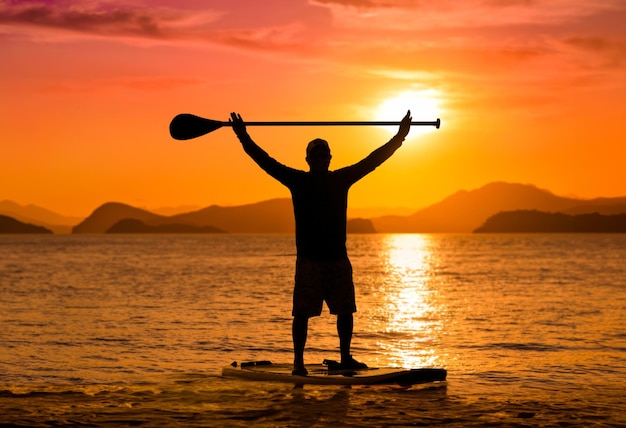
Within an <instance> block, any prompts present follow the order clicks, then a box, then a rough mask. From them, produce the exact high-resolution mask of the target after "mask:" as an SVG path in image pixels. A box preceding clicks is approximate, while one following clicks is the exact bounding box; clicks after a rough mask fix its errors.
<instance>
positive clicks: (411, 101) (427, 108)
mask: <svg viewBox="0 0 626 428" xmlns="http://www.w3.org/2000/svg"><path fill="white" fill-rule="evenodd" d="M407 110H411V116H412V117H413V120H414V121H432V120H436V119H437V118H439V117H440V113H441V93H440V92H439V91H438V90H436V89H422V90H414V91H404V92H401V93H399V94H397V95H396V96H394V97H391V98H387V99H386V100H385V101H383V102H382V103H381V104H380V105H379V106H378V108H377V110H376V120H378V121H391V120H393V121H397V120H400V119H401V118H402V117H403V116H404V115H405V114H406V111H407ZM385 129H389V131H390V132H396V129H392V128H389V127H385ZM434 130H436V128H435V127H433V126H415V127H413V128H412V129H411V134H413V135H415V134H425V133H428V132H432V131H434Z"/></svg>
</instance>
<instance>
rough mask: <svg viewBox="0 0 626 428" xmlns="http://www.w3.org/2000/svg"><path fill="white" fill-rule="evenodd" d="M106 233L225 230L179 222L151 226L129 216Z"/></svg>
mask: <svg viewBox="0 0 626 428" xmlns="http://www.w3.org/2000/svg"><path fill="white" fill-rule="evenodd" d="M106 233H224V231H223V230H220V229H217V228H215V227H212V226H192V225H189V224H177V223H168V224H160V225H156V226H149V225H147V224H145V223H144V222H142V221H141V220H136V219H133V218H127V219H124V220H120V221H118V222H117V223H115V224H114V225H113V226H111V227H110V228H109V229H108V230H107V231H106Z"/></svg>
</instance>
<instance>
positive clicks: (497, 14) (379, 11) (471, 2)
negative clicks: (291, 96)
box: [309, 0, 624, 31]
mask: <svg viewBox="0 0 626 428" xmlns="http://www.w3.org/2000/svg"><path fill="white" fill-rule="evenodd" d="M309 1H310V3H311V4H314V5H317V6H321V7H326V8H328V9H329V10H330V11H331V14H332V15H333V18H334V20H335V23H336V24H337V25H340V26H345V27H351V28H370V29H371V28H387V29H389V30H390V31H393V30H425V29H433V28H475V27H499V26H510V25H549V24H557V23H564V22H568V21H570V20H572V19H578V18H582V17H586V16H590V15H593V14H597V13H602V12H606V11H611V10H623V9H624V2H623V1H622V0H605V1H595V0H464V1H457V0H438V1H420V0H415V1H413V0H309Z"/></svg>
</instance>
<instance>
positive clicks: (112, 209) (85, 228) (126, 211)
mask: <svg viewBox="0 0 626 428" xmlns="http://www.w3.org/2000/svg"><path fill="white" fill-rule="evenodd" d="M128 218H130V219H135V220H140V221H142V222H143V223H145V224H147V225H152V226H155V225H159V224H164V223H166V222H167V219H168V217H165V216H161V215H158V214H153V213H151V212H150V211H146V210H143V209H140V208H135V207H132V206H130V205H126V204H122V203H119V202H107V203H106V204H103V205H101V206H100V207H98V208H97V209H96V210H95V211H94V212H93V213H91V215H90V216H89V217H87V218H86V219H84V220H83V221H82V222H80V223H79V224H77V225H76V226H74V227H73V228H72V233H105V232H106V231H107V230H109V229H110V228H111V227H112V226H113V225H114V224H115V223H117V222H119V221H120V220H124V219H128Z"/></svg>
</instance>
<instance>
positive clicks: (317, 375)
mask: <svg viewBox="0 0 626 428" xmlns="http://www.w3.org/2000/svg"><path fill="white" fill-rule="evenodd" d="M306 368H307V370H308V372H309V373H308V374H307V375H306V376H298V375H293V374H291V371H292V370H293V366H292V365H291V364H273V363H272V362H271V361H248V362H243V363H241V364H238V363H237V362H233V363H232V364H230V365H228V366H225V367H224V368H223V369H222V376H223V377H225V378H233V379H244V380H252V381H266V382H284V383H293V384H297V385H305V384H313V385H394V384H397V385H401V386H411V385H416V384H421V383H431V382H443V381H445V380H446V375H447V371H446V370H445V369H441V368H419V369H402V368H391V367H377V368H371V367H370V368H368V369H364V370H332V369H329V366H328V364H307V365H306Z"/></svg>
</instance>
